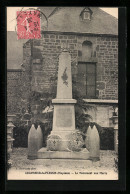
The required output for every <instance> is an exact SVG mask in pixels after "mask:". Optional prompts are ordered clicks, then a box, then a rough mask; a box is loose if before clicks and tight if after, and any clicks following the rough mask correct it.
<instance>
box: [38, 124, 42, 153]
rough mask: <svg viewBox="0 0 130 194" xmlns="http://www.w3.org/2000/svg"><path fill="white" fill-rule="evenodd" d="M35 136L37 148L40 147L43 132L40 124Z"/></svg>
mask: <svg viewBox="0 0 130 194" xmlns="http://www.w3.org/2000/svg"><path fill="white" fill-rule="evenodd" d="M37 136H38V150H39V149H40V148H42V145H43V134H42V130H41V127H40V125H38V128H37Z"/></svg>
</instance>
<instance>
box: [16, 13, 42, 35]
mask: <svg viewBox="0 0 130 194" xmlns="http://www.w3.org/2000/svg"><path fill="white" fill-rule="evenodd" d="M17 38H18V39H40V38H41V24H40V11H38V10H30V11H17Z"/></svg>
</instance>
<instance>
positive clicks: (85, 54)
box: [82, 41, 92, 59]
mask: <svg viewBox="0 0 130 194" xmlns="http://www.w3.org/2000/svg"><path fill="white" fill-rule="evenodd" d="M90 57H92V42H90V41H84V42H83V44H82V59H88V58H90Z"/></svg>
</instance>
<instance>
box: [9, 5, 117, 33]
mask: <svg viewBox="0 0 130 194" xmlns="http://www.w3.org/2000/svg"><path fill="white" fill-rule="evenodd" d="M27 8H28V7H26V9H27ZM29 8H30V7H29ZM33 8H37V7H33ZM21 9H22V7H7V31H15V27H16V11H20V10H21ZM100 9H102V10H103V11H105V12H107V13H109V14H110V15H112V16H114V17H116V18H118V8H104V7H102V8H100Z"/></svg>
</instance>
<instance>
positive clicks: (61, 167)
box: [9, 148, 118, 180]
mask: <svg viewBox="0 0 130 194" xmlns="http://www.w3.org/2000/svg"><path fill="white" fill-rule="evenodd" d="M114 158H117V155H116V153H115V151H111V150H105V151H104V150H101V151H100V161H98V162H92V161H90V160H72V159H36V160H29V159H27V148H13V152H12V154H11V160H12V166H11V168H10V170H9V174H10V176H9V177H12V175H11V172H17V174H18V172H20V171H27V170H31V171H39V170H40V171H41V170H42V173H44V172H45V173H46V174H48V173H51V172H55V173H56V174H57V172H72V174H74V173H76V172H77V173H79V172H80V174H82V172H85V173H87V172H97V173H98V175H99V172H100V175H103V176H104V175H105V173H106V174H109V175H111V176H112V177H118V172H117V168H116V167H115V161H114ZM43 171H44V172H43ZM29 172H30V171H29ZM45 173H44V174H45ZM103 173H104V174H103ZM53 174H54V173H53ZM14 176H15V173H14V174H13V177H14ZM28 177H29V176H28ZM51 177H52V176H51ZM55 177H56V176H55ZM62 177H63V176H62ZM91 177H92V176H91ZM106 177H107V176H106ZM31 178H32V176H31ZM84 178H85V177H84ZM15 179H17V178H15ZM99 180H102V179H99ZM114 180H115V179H114ZM116 180H117V178H116Z"/></svg>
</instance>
